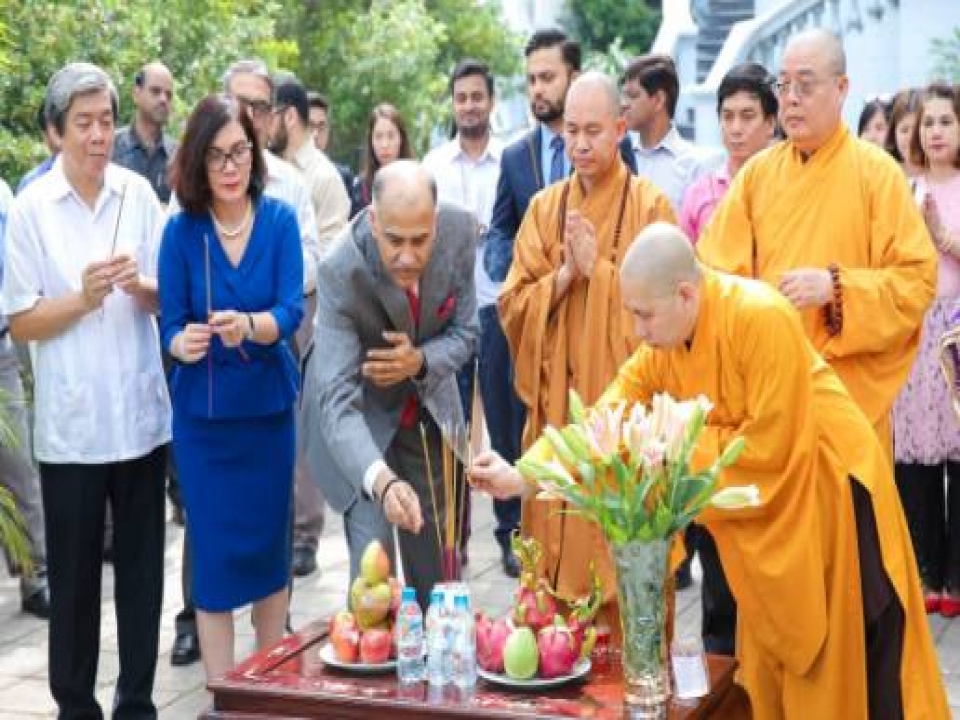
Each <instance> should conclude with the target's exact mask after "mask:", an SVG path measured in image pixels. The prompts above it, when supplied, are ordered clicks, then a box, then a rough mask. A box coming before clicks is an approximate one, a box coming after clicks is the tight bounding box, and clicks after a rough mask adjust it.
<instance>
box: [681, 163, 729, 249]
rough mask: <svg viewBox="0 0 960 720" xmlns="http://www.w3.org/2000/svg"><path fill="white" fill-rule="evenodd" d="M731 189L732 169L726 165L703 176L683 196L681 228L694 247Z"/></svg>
mask: <svg viewBox="0 0 960 720" xmlns="http://www.w3.org/2000/svg"><path fill="white" fill-rule="evenodd" d="M729 189H730V169H729V167H728V166H727V165H726V163H724V164H723V165H722V166H721V167H720V169H719V170H715V171H714V172H711V173H706V174H705V175H701V176H700V177H699V178H697V179H696V180H694V181H693V183H691V184H690V186H689V187H688V188H687V191H686V192H685V193H684V194H683V205H682V206H681V207H680V228H681V229H682V230H683V232H685V233H686V234H687V237H688V238H690V242H692V243H693V244H694V245H696V244H697V240H698V239H699V238H700V233H701V232H702V231H703V228H704V227H706V225H707V222H708V221H709V220H710V218H711V216H713V211H714V210H716V209H717V205H719V204H720V201H721V200H722V199H723V196H724V195H726V194H727V190H729Z"/></svg>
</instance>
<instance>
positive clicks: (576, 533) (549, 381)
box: [498, 73, 674, 601]
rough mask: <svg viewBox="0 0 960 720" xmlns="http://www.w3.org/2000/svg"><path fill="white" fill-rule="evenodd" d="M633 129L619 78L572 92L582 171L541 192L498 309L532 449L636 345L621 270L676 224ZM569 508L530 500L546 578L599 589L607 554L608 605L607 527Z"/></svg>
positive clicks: (609, 588)
mask: <svg viewBox="0 0 960 720" xmlns="http://www.w3.org/2000/svg"><path fill="white" fill-rule="evenodd" d="M623 133H624V124H623V120H622V118H621V117H620V112H619V94H618V92H617V87H616V85H615V83H613V81H611V80H610V79H609V78H607V77H606V76H604V75H601V74H599V73H585V74H584V75H581V76H580V77H578V78H577V79H576V80H575V81H574V82H573V84H572V85H571V87H570V90H569V93H568V95H567V100H566V108H565V112H564V138H565V141H566V148H567V152H568V153H569V155H570V159H571V162H572V164H573V166H574V168H575V172H574V174H573V176H572V177H571V178H569V179H568V180H566V181H564V182H560V183H556V184H554V185H552V186H550V187H549V188H547V189H546V190H544V191H542V192H540V193H539V194H537V195H536V196H535V197H534V198H533V200H532V201H531V203H530V207H529V208H528V210H527V213H526V215H525V216H524V219H523V223H522V225H521V227H520V231H519V233H518V235H517V239H516V243H515V250H514V258H513V264H512V265H511V267H510V271H509V273H508V274H507V278H506V282H505V284H504V287H503V290H502V291H501V295H500V299H499V303H498V306H499V307H498V309H499V313H500V321H501V324H502V325H503V330H504V333H505V334H506V337H507V341H508V343H509V345H510V353H511V356H512V358H513V361H514V365H515V386H516V390H517V395H518V396H519V397H520V399H521V400H522V401H523V403H524V405H526V407H527V424H526V427H525V430H524V447H527V446H529V444H530V442H532V441H533V440H534V439H535V438H536V437H537V436H538V435H539V434H540V431H541V430H542V429H543V427H544V425H545V424H547V423H551V424H554V425H557V424H562V423H563V422H564V421H565V420H566V418H567V393H568V390H569V389H571V388H573V389H575V390H577V391H578V392H579V393H580V395H581V396H582V397H583V399H584V401H585V402H593V401H595V400H596V399H597V398H598V397H599V396H600V393H601V392H602V391H603V389H604V388H605V387H606V386H607V384H608V383H609V382H610V381H611V380H612V379H613V377H614V375H615V374H616V371H617V368H618V367H620V365H621V364H622V363H623V361H624V360H626V359H627V357H629V355H630V353H631V352H632V350H633V349H634V348H635V342H634V340H633V337H632V333H631V330H630V323H629V321H628V318H627V316H626V314H625V313H624V311H623V307H622V304H621V301H620V289H619V285H618V281H617V271H618V268H619V265H620V262H621V260H622V258H623V256H624V253H625V252H626V250H627V248H628V247H629V245H630V242H631V241H632V239H633V238H634V237H635V236H636V234H637V232H638V231H639V230H640V229H641V228H643V227H644V226H646V225H647V224H648V223H650V222H653V221H655V220H658V219H665V220H670V221H673V220H674V215H673V211H672V210H671V208H670V202H669V200H668V199H667V198H666V197H665V196H664V195H662V194H660V192H659V191H657V190H656V189H655V188H654V186H653V185H651V184H650V183H649V182H647V181H645V180H642V179H639V178H637V177H634V176H632V175H631V174H630V172H629V170H628V169H627V167H626V166H625V165H624V164H623V162H622V161H621V159H620V155H619V150H618V143H619V142H620V140H621V139H622V137H623ZM558 507H559V503H556V504H552V505H545V504H542V503H525V504H524V507H523V513H522V520H521V532H522V533H523V535H525V536H527V537H533V538H536V539H537V540H538V541H539V542H540V543H541V545H542V547H543V556H544V557H543V564H542V567H541V571H542V573H543V574H544V575H545V576H546V577H547V578H548V579H549V580H550V582H551V583H552V584H553V586H554V588H555V590H556V591H557V592H558V594H559V595H560V597H562V598H564V599H573V598H577V597H581V596H583V595H586V594H588V593H589V592H590V590H591V586H590V575H589V573H588V571H587V570H588V568H589V566H590V561H592V560H596V561H597V569H598V572H599V574H600V578H601V584H602V589H603V592H604V599H605V601H610V600H611V599H613V598H614V597H615V595H616V583H615V578H614V574H613V566H612V564H611V561H610V558H609V554H608V552H607V550H606V545H605V544H604V541H603V539H602V538H601V537H600V535H599V534H598V533H597V531H596V528H594V527H593V526H592V525H590V524H588V523H584V522H583V521H582V520H580V519H579V518H573V517H566V518H564V517H561V516H559V515H558V514H557V513H556V510H557V509H558Z"/></svg>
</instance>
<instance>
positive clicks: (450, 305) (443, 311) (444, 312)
mask: <svg viewBox="0 0 960 720" xmlns="http://www.w3.org/2000/svg"><path fill="white" fill-rule="evenodd" d="M456 307H457V298H456V297H454V295H453V293H450V294H449V295H447V299H446V300H444V301H443V303H442V304H441V305H440V307H438V308H437V317H438V318H439V319H440V320H446V319H447V318H448V317H450V316H451V315H453V311H454V310H455V309H456Z"/></svg>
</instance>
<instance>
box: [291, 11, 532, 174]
mask: <svg viewBox="0 0 960 720" xmlns="http://www.w3.org/2000/svg"><path fill="white" fill-rule="evenodd" d="M278 28H279V34H280V36H281V37H283V38H285V39H286V40H288V41H290V42H294V43H296V44H297V46H298V47H299V48H300V49H301V51H300V54H299V56H298V57H297V59H296V62H295V64H294V67H292V68H291V69H293V70H294V71H295V73H296V75H297V76H298V78H299V79H300V80H301V81H302V82H303V83H304V84H305V85H306V86H307V87H308V88H311V89H318V90H321V91H322V92H323V93H324V94H326V95H327V97H328V98H329V100H330V103H331V106H332V112H333V127H334V131H333V132H334V139H333V142H332V146H333V147H332V153H333V154H334V155H335V156H336V157H337V158H338V159H340V160H344V161H347V162H349V163H351V164H353V165H356V163H357V162H358V160H359V148H360V147H361V146H362V144H363V136H364V133H365V131H366V124H367V117H368V115H369V113H370V109H371V108H372V107H373V106H374V105H376V104H377V103H380V102H391V103H393V104H394V105H396V106H397V108H398V109H399V110H400V112H401V114H402V115H403V117H404V118H405V120H406V121H407V126H408V130H409V132H410V134H411V136H412V137H411V140H412V142H413V144H414V147H415V148H416V150H417V152H418V154H419V153H422V152H423V151H424V150H425V149H426V147H427V142H428V138H429V136H430V132H431V131H432V130H433V129H434V128H435V127H437V125H438V123H439V122H441V121H442V119H443V118H444V116H445V113H446V111H447V108H448V105H449V104H448V103H447V102H444V98H445V95H446V85H447V78H448V76H449V73H450V71H451V70H452V68H453V66H454V64H455V63H456V62H457V61H458V60H460V59H462V58H464V57H475V58H477V59H479V60H482V61H484V62H486V63H487V64H488V65H489V66H490V68H491V70H492V71H493V73H494V74H495V75H498V76H510V75H513V74H515V73H516V72H517V71H518V69H519V64H520V53H519V41H518V39H517V38H516V37H515V36H514V35H512V34H511V33H510V32H509V31H508V30H507V29H506V27H505V25H504V23H503V21H502V18H501V9H500V6H499V5H498V4H497V3H495V2H490V3H484V4H483V5H480V4H477V5H474V6H472V7H470V9H469V12H465V11H464V3H463V0H396V1H394V2H388V1H386V0H368V1H367V2H356V1H354V2H350V1H345V0H307V1H306V2H302V3H299V4H297V5H296V6H295V7H289V8H288V11H287V12H286V13H285V14H284V19H283V20H281V21H280V23H279V25H278Z"/></svg>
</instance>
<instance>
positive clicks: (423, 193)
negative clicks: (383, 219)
mask: <svg viewBox="0 0 960 720" xmlns="http://www.w3.org/2000/svg"><path fill="white" fill-rule="evenodd" d="M371 196H372V198H373V204H374V207H376V208H377V210H378V211H379V212H383V211H384V210H385V209H387V208H389V209H390V210H393V209H394V208H403V207H414V206H417V207H419V206H421V205H422V204H423V203H425V202H429V203H430V205H431V206H432V207H436V204H437V182H436V180H434V177H433V175H431V174H430V173H429V172H428V171H427V170H425V169H424V168H423V166H422V165H420V163H418V162H416V161H415V160H395V161H394V162H392V163H390V164H389V165H384V166H383V167H381V168H380V169H379V170H378V171H377V174H376V175H375V176H374V178H373V188H372V192H371Z"/></svg>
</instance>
